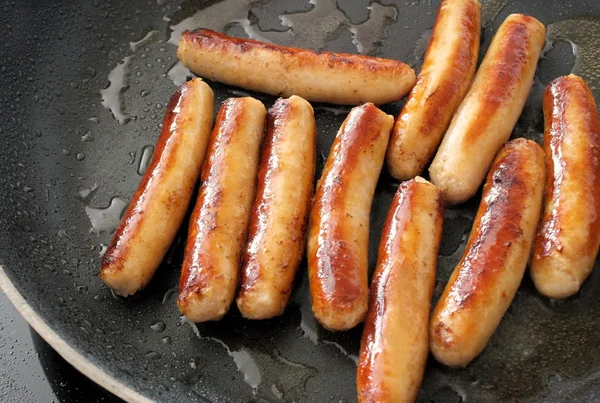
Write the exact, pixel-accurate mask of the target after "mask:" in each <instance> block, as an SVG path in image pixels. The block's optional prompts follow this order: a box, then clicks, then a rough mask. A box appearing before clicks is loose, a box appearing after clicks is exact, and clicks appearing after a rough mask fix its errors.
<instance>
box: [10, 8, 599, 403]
mask: <svg viewBox="0 0 600 403" xmlns="http://www.w3.org/2000/svg"><path fill="white" fill-rule="evenodd" d="M245 3H250V0H247V1H245V2H241V1H233V0H231V1H225V2H220V3H219V2H214V1H201V0H196V1H185V2H183V3H182V4H181V5H178V4H171V3H167V2H166V1H165V0H146V1H137V2H134V1H132V2H117V1H115V2H113V3H111V2H107V1H99V0H95V1H93V2H91V1H90V2H76V1H68V0H65V1H58V0H46V1H43V2H39V1H17V2H15V1H13V2H9V1H6V2H4V4H3V8H2V12H1V13H0V16H1V17H0V18H1V19H2V24H1V25H0V26H1V27H2V29H1V32H2V39H3V40H2V59H1V61H0V71H1V75H0V88H1V89H2V92H1V95H0V111H1V115H2V119H1V121H0V136H1V139H2V145H1V152H0V173H1V175H0V223H1V225H0V244H1V245H2V249H1V250H0V263H1V264H2V270H1V271H0V284H1V285H2V288H3V289H4V290H5V292H6V293H7V294H8V296H9V297H10V298H11V300H12V301H13V303H15V305H16V306H17V307H18V308H19V310H20V311H21V313H22V314H23V315H24V316H25V317H26V319H27V320H28V321H29V322H30V323H31V324H32V326H33V327H34V328H35V329H36V330H37V331H38V332H39V333H41V335H42V336H43V337H44V338H45V339H46V340H47V341H48V342H49V343H50V344H51V345H52V346H53V347H54V348H56V349H57V350H58V351H59V352H60V353H61V354H62V355H63V356H64V357H65V358H66V359H67V360H68V361H70V362H71V363H72V364H74V365H75V366H76V367H77V368H78V369H79V370H81V371H82V372H84V373H85V374H86V375H88V376H90V377H91V378H92V379H94V380H95V381H97V382H98V383H100V384H101V385H103V386H104V387H106V388H107V389H109V390H111V391H112V392H113V393H115V394H117V395H119V396H121V397H123V398H125V399H127V400H144V399H152V400H158V401H165V402H170V401H172V402H182V401H214V402H221V401H279V400H280V401H314V402H325V401H335V402H338V401H344V402H351V401H355V399H356V397H355V395H356V392H355V370H356V366H355V361H356V355H357V353H358V347H359V339H360V333H361V330H362V328H360V327H359V328H356V329H354V330H352V331H349V332H345V333H330V332H327V331H325V330H324V329H322V328H320V327H319V326H318V325H317V324H316V323H315V320H314V319H313V317H312V314H311V310H310V303H309V299H308V287H307V278H306V273H305V271H306V269H305V266H304V267H303V268H302V269H301V274H300V275H299V276H298V281H297V286H296V289H295V292H294V297H293V301H292V303H291V305H290V306H289V308H288V309H287V310H286V313H285V315H283V316H282V317H280V318H277V319H273V320H269V321H264V322H256V321H255V322H253V321H247V320H243V319H242V318H241V317H240V314H239V313H238V312H237V310H236V309H235V308H232V310H231V311H230V313H229V314H228V315H227V316H226V317H225V319H223V320H222V321H220V322H217V323H210V324H202V325H198V326H197V327H196V326H194V325H191V324H189V323H186V322H182V320H181V319H180V316H179V311H178V310H177V307H176V304H175V296H174V295H173V292H174V287H175V286H176V284H177V281H178V277H179V270H180V265H181V260H182V241H181V239H182V238H181V236H183V234H185V230H186V228H182V232H181V236H180V237H179V239H178V240H177V241H176V242H175V244H174V245H173V247H172V250H171V251H170V253H169V254H168V256H167V258H166V260H165V263H164V265H163V267H162V268H161V269H160V270H159V271H158V273H157V275H156V277H155V279H154V280H153V281H152V283H151V285H150V286H149V287H148V289H146V290H145V291H143V292H141V293H139V295H136V296H134V297H131V298H128V299H122V298H116V297H114V296H113V295H112V294H111V292H110V291H109V290H108V289H107V288H106V287H105V286H104V285H103V284H102V282H101V281H100V280H99V279H98V276H97V273H98V269H99V263H100V253H101V251H102V246H101V245H105V244H106V243H107V242H108V241H109V239H110V236H111V231H112V230H113V228H114V226H115V225H116V222H117V221H118V219H119V213H120V211H121V209H122V207H123V206H124V205H125V203H126V201H127V200H128V199H129V198H130V197H131V195H132V194H133V191H134V190H135V188H136V185H137V183H138V182H139V180H140V178H141V176H140V175H139V173H138V171H140V165H142V169H143V165H144V161H145V160H147V159H148V157H149V155H150V152H151V148H149V147H148V146H149V145H152V144H153V143H154V142H155V140H156V138H157V135H158V133H159V128H158V125H159V124H160V123H161V120H162V115H163V113H164V104H165V103H166V102H167V100H168V99H169V97H170V95H171V94H172V93H173V91H174V90H175V85H174V84H173V80H175V81H177V80H181V79H185V77H186V74H185V72H182V70H181V69H179V68H178V66H175V67H173V66H174V65H175V62H176V56H175V50H176V47H175V46H174V45H171V44H169V43H167V41H168V39H169V38H170V36H171V28H170V27H174V26H175V27H182V26H183V25H181V24H182V23H183V24H184V25H185V24H187V23H190V24H191V25H192V26H193V25H194V24H196V25H202V26H206V27H209V28H213V29H216V30H220V31H225V32H228V33H230V34H232V35H239V36H241V35H245V34H246V33H247V32H250V33H251V34H252V35H256V34H258V35H260V36H262V37H264V38H266V39H269V40H272V41H275V42H278V43H281V44H286V45H296V46H303V47H308V48H325V49H329V50H336V51H346V52H356V51H357V46H356V45H355V44H354V43H353V41H352V39H353V37H352V34H351V31H350V29H349V28H351V27H352V28H353V30H355V31H356V32H358V36H357V39H358V41H359V42H360V44H359V46H361V49H363V50H364V51H365V52H369V53H371V54H375V55H383V56H385V57H389V58H397V59H400V60H403V61H406V62H409V63H410V64H412V65H413V67H415V68H416V69H417V70H418V68H419V67H420V63H421V62H422V57H423V53H424V50H425V48H426V45H427V39H428V32H429V31H428V30H429V29H431V27H432V25H433V21H434V17H435V11H436V8H437V6H438V1H435V0H433V1H431V0H420V1H409V0H406V1H401V2H399V3H398V4H388V5H383V6H382V5H380V4H372V5H371V10H370V14H369V10H368V9H367V6H368V2H367V1H365V0H361V1H351V0H338V1H337V8H336V6H335V1H334V0H317V1H315V3H316V4H315V5H311V4H309V2H308V1H292V0H279V1H273V2H263V1H260V0H259V1H256V2H255V3H253V4H245ZM202 9H204V10H203V11H200V10H202ZM311 9H312V11H310V10H311ZM511 12H523V13H527V14H531V15H533V16H535V17H537V18H538V19H540V20H541V21H542V22H544V23H546V24H550V25H549V46H547V50H546V53H545V58H544V59H543V60H542V61H541V62H540V67H539V71H538V74H537V75H536V83H535V85H534V88H533V91H532V94H531V96H530V98H529V101H528V103H527V105H526V107H525V111H524V113H523V116H522V118H521V119H520V121H519V123H518V125H517V127H516V129H515V131H514V136H526V137H529V138H533V139H536V140H538V141H539V140H540V139H541V133H542V130H543V129H542V124H543V122H542V115H541V95H542V91H543V88H544V85H545V84H547V83H548V82H549V81H550V80H551V79H553V78H555V77H557V76H559V75H563V74H567V73H569V72H570V71H571V70H572V69H573V68H574V69H575V70H576V71H575V72H578V73H580V74H582V75H583V76H584V78H586V79H587V80H588V81H589V83H590V85H591V86H592V88H594V87H595V88H596V89H595V93H596V94H600V93H599V91H600V84H599V81H600V65H599V64H600V62H598V60H600V58H599V57H598V52H599V51H598V49H600V20H596V19H594V18H595V17H600V2H598V1H595V0H580V1H576V0H572V1H565V0H527V1H525V0H522V1H517V0H514V1H509V0H503V1H497V0H488V1H485V4H484V22H485V27H484V35H483V40H484V44H483V46H482V53H483V52H485V50H486V49H487V46H488V44H489V41H490V39H491V37H492V35H493V33H494V32H495V30H496V28H497V27H498V26H499V24H500V23H501V22H502V20H503V19H504V18H505V17H506V16H507V15H508V14H509V13H511ZM198 13H199V14H198ZM285 13H287V14H291V15H288V17H287V19H286V18H284V19H283V21H284V22H285V23H286V24H287V25H293V27H292V28H289V27H286V26H284V25H282V23H281V21H280V20H279V19H278V18H277V17H278V16H279V15H280V14H285ZM193 15H195V16H196V17H194V19H192V20H186V18H188V17H190V16H193ZM240 19H241V20H242V21H237V22H232V21H233V20H240ZM573 19H578V20H575V21H573ZM567 20H569V21H567ZM186 21H187V22H186ZM190 21H191V22H190ZM559 21H563V22H559ZM565 21H566V22H565ZM290 22H291V24H290ZM290 29H292V30H293V32H294V33H295V35H292V33H291V32H282V31H286V30H290ZM175 36H176V34H175ZM142 39H143V40H142ZM140 40H142V41H141V42H139V41H140ZM569 40H570V41H572V42H574V43H575V44H576V45H577V49H578V52H579V53H578V59H577V63H575V60H574V57H573V49H572V46H571V44H569V43H568V41H569ZM132 42H133V43H132ZM130 43H132V44H130ZM109 81H110V82H109ZM109 84H110V85H109ZM211 86H212V87H213V89H214V91H215V95H216V99H215V102H216V103H217V104H220V103H221V102H222V101H223V100H224V99H225V98H227V97H230V96H235V95H239V94H241V92H239V91H237V90H236V89H233V88H230V87H226V86H223V85H221V84H217V83H211ZM101 90H104V91H103V92H102V93H101ZM103 96H104V98H105V102H104V103H105V104H106V106H107V107H109V108H112V110H113V113H114V115H115V116H113V113H111V111H110V110H109V109H108V108H105V107H104V106H103V105H102V102H103ZM256 96H257V97H258V98H260V99H261V100H262V101H263V102H264V103H265V104H267V105H269V104H271V103H272V102H273V101H274V99H273V98H272V97H266V96H262V95H256ZM399 108H400V105H388V106H385V107H384V109H385V110H386V112H388V113H393V114H394V115H396V114H397V113H398V111H399ZM215 110H216V109H215ZM346 112H347V109H344V108H333V109H332V108H329V107H327V106H326V105H322V106H317V107H316V118H317V125H318V137H319V139H318V147H319V152H320V154H321V156H322V158H321V160H320V163H319V171H320V169H321V168H322V165H323V162H324V158H325V156H326V154H327V153H328V150H329V147H330V145H331V143H332V141H333V138H334V135H335V133H336V131H337V128H338V127H339V125H340V123H341V122H342V120H343V119H344V116H345V113H346ZM119 121H120V123H119ZM396 187H397V183H395V182H394V181H393V180H392V179H391V178H390V177H389V176H388V175H387V174H386V173H384V174H383V175H382V177H381V180H380V183H379V186H378V188H377V194H376V199H375V203H374V206H373V212H372V221H371V223H372V231H371V250H370V265H371V267H373V266H374V265H375V259H376V245H377V244H378V242H379V237H380V232H381V229H382V221H383V218H384V217H385V215H386V213H387V208H388V205H389V203H390V201H391V198H392V196H393V193H394V191H395V190H396ZM477 203H478V200H477V199H474V200H472V201H470V202H468V203H467V204H465V205H463V206H460V207H458V208H455V209H451V210H447V211H446V223H445V234H444V240H443V245H442V248H441V257H440V267H439V271H438V287H437V289H436V296H437V295H439V293H440V292H441V289H442V288H443V285H444V284H445V282H446V280H447V278H448V277H449V274H450V272H451V270H452V269H453V267H454V265H455V264H456V263H457V260H458V259H459V257H460V254H461V252H462V250H463V247H464V241H465V240H466V236H467V235H468V232H469V230H470V226H471V224H472V219H473V216H474V212H475V210H476V208H477ZM599 282H600V275H599V274H598V273H597V272H596V273H595V274H593V275H592V277H591V278H590V280H588V281H587V282H586V284H585V285H584V287H583V289H582V291H581V292H580V293H579V294H578V295H577V296H576V297H574V298H572V299H570V300H568V301H564V302H552V301H548V300H547V299H545V298H543V297H541V296H539V295H538V294H537V293H536V292H535V290H534V289H533V286H532V284H531V281H530V280H529V278H527V277H526V278H525V280H524V281H523V285H522V287H521V289H520V291H519V293H518V294H517V297H516V299H515V301H514V303H513V304H512V307H511V308H510V310H509V311H508V313H507V314H506V316H505V318H504V320H503V321H502V324H501V326H500V328H499V329H498V331H497V332H496V334H495V335H494V337H493V339H492V341H491V342H490V344H489V346H488V348H487V349H486V350H485V351H484V353H483V354H482V355H481V356H480V357H479V358H477V359H476V360H475V361H474V362H473V363H472V364H471V365H469V367H468V368H466V369H463V370H451V369H447V368H444V367H442V366H440V365H438V364H436V363H435V362H434V361H433V360H431V361H430V365H429V366H428V368H427V374H426V377H425V381H424V384H423V390H422V393H421V401H423V402H428V401H432V402H458V401H460V399H463V400H469V401H473V402H490V401H544V400H551V401H557V400H564V401H589V400H594V399H597V398H598V396H599V395H600V320H598V319H597V312H598V311H599V310H600V284H599Z"/></svg>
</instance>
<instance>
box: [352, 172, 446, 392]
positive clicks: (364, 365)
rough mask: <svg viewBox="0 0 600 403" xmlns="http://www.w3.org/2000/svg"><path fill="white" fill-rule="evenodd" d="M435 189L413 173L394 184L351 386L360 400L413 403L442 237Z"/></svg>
mask: <svg viewBox="0 0 600 403" xmlns="http://www.w3.org/2000/svg"><path fill="white" fill-rule="evenodd" d="M443 219H444V203H443V200H442V196H441V193H440V191H439V190H438V189H437V188H436V187H435V186H433V185H432V184H431V183H429V182H427V181H426V180H424V179H422V178H420V177H417V178H416V179H412V180H410V181H408V182H404V183H403V184H402V185H400V187H399V188H398V191H397V192H396V195H395V196H394V200H393V201H392V205H391V207H390V211H389V213H388V216H387V219H386V221H385V226H384V227H383V234H382V237H381V243H380V244H379V256H378V262H377V268H376V269H375V274H374V276H373V283H372V284H371V296H370V299H369V300H370V301H369V313H368V315H367V319H366V321H365V329H364V331H363V337H362V342H361V347H360V359H359V362H358V373H357V377H356V380H357V382H356V384H357V389H358V400H359V402H364V403H367V402H368V403H385V402H389V403H402V402H414V401H415V400H416V398H417V395H418V393H419V388H420V386H421V381H422V379H423V372H424V371H425V364H426V362H427V355H428V354H429V332H428V327H429V313H430V308H431V298H432V296H433V287H434V285H435V273H436V266H437V257H438V251H439V248H440V241H441V239H442V224H443Z"/></svg>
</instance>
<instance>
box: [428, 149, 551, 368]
mask: <svg viewBox="0 0 600 403" xmlns="http://www.w3.org/2000/svg"><path fill="white" fill-rule="evenodd" d="M544 176H545V167H544V152H543V150H542V148H541V147H540V146H539V145H537V144H536V143H535V142H533V141H530V140H525V139H523V138H519V139H516V140H513V141H510V142H509V143H507V144H506V145H505V146H504V147H503V148H502V149H501V150H500V152H499V153H498V156H497V157H496V159H495V161H494V163H493V164H492V168H491V169H490V172H489V174H488V177H487V181H486V184H485V186H484V188H483V196H482V200H481V204H480V205H479V210H478V212H477V216H476V217H475V222H474V224H473V229H472V231H471V236H470V237H469V241H468V243H467V247H466V249H465V252H464V254H463V256H462V259H461V260H460V262H459V263H458V266H457V267H456V269H454V272H453V273H452V275H451V276H450V280H448V284H447V285H446V288H445V289H444V292H443V293H442V296H441V297H440V300H439V302H438V304H437V306H436V307H435V310H434V312H433V316H432V318H431V325H430V343H431V345H430V347H431V352H432V354H433V355H434V357H435V358H436V359H437V360H438V361H439V362H441V363H443V364H446V365H450V366H465V365H467V364H468V363H469V362H471V360H473V359H474V358H475V357H476V356H477V355H479V353H481V352H482V351H483V349H484V348H485V346H486V345H487V343H488V341H489V339H490V337H491V336H492V334H493V333H494V331H495V330H496V328H497V327H498V325H499V324H500V321H501V320H502V316H503V315H504V313H505V312H506V310H507V309H508V307H509V305H510V303H511V302H512V300H513V298H514V296H515V294H516V293H517V289H518V288H519V285H520V283H521V280H522V278H523V274H524V273H525V268H526V266H527V261H528V260H529V256H530V253H531V247H532V244H533V239H534V236H535V231H536V228H537V223H538V220H539V217H540V211H541V205H542V195H543V188H544V179H545V178H544Z"/></svg>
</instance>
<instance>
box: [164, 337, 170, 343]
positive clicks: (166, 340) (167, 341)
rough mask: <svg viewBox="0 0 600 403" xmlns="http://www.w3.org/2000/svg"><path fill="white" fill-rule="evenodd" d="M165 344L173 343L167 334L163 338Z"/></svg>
mask: <svg viewBox="0 0 600 403" xmlns="http://www.w3.org/2000/svg"><path fill="white" fill-rule="evenodd" d="M162 342H163V344H171V338H170V337H169V336H165V337H163V338H162Z"/></svg>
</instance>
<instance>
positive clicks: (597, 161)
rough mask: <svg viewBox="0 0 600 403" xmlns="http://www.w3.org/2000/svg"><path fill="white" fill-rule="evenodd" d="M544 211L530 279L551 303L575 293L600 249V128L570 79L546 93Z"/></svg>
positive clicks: (592, 107)
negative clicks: (553, 300) (554, 299)
mask: <svg viewBox="0 0 600 403" xmlns="http://www.w3.org/2000/svg"><path fill="white" fill-rule="evenodd" d="M544 118H545V136H544V150H545V151H546V166H547V168H548V176H547V179H546V189H545V208H544V213H543V215H542V220H541V223H540V226H539V229H538V233H537V236H536V241H535V245H534V250H533V256H532V260H531V272H530V273H531V278H532V279H533V282H534V283H535V286H536V287H537V289H538V290H539V291H540V292H541V293H542V294H544V295H546V296H548V297H550V298H566V297H569V296H571V295H573V294H575V293H576V292H577V291H578V290H579V288H580V287H581V284H582V283H583V282H584V281H585V279H586V278H587V277H588V276H589V274H590V273H591V271H592V269H593V267H594V262H595V261H596V256H597V255H598V248H599V246H600V123H599V122H598V113H597V111H596V103H595V101H594V96H593V95H592V93H591V91H590V89H589V87H588V86H587V84H586V83H585V82H584V81H583V80H582V79H581V78H579V77H577V76H574V75H570V76H567V77H561V78H558V79H556V80H555V81H553V82H552V83H551V84H550V85H549V86H548V88H547V89H546V92H545V94H544Z"/></svg>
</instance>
